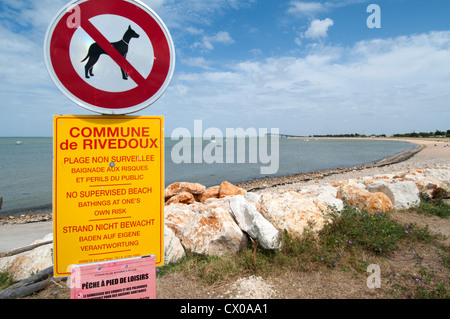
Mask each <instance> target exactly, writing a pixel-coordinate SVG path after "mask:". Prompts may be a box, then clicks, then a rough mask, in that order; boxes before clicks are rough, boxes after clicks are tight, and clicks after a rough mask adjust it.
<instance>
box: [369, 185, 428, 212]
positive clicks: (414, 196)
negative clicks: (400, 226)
mask: <svg viewBox="0 0 450 319" xmlns="http://www.w3.org/2000/svg"><path fill="white" fill-rule="evenodd" d="M367 190H368V191H369V192H372V193H376V192H381V193H383V194H386V195H387V197H389V199H390V200H391V202H392V205H393V208H394V209H409V208H411V207H417V206H418V205H419V203H420V197H419V189H418V188H417V186H416V183H414V182H413V181H398V182H393V183H392V182H382V181H378V182H374V183H371V184H367Z"/></svg>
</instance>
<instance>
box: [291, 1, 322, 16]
mask: <svg viewBox="0 0 450 319" xmlns="http://www.w3.org/2000/svg"><path fill="white" fill-rule="evenodd" d="M325 10H326V7H325V6H324V5H323V4H322V3H320V2H303V1H292V2H291V3H290V8H289V9H288V13H290V14H294V15H306V16H310V15H314V14H316V13H318V12H323V11H325Z"/></svg>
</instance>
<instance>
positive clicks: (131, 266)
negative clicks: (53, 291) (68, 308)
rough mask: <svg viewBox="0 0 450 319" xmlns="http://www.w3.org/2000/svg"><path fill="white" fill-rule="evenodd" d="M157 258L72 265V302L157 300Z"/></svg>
mask: <svg viewBox="0 0 450 319" xmlns="http://www.w3.org/2000/svg"><path fill="white" fill-rule="evenodd" d="M155 264H156V259H155V257H154V256H148V257H147V256H146V257H137V258H127V259H120V260H115V261H109V262H102V263H92V264H81V265H72V268H71V270H72V273H71V277H70V278H71V289H70V297H71V299H155V298H156V283H155V281H156V266H155Z"/></svg>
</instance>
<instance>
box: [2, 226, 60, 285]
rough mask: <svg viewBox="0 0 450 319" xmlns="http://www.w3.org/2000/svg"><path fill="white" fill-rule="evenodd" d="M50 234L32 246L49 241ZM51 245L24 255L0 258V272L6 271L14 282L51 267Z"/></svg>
mask: <svg viewBox="0 0 450 319" xmlns="http://www.w3.org/2000/svg"><path fill="white" fill-rule="evenodd" d="M52 236H53V235H52V234H49V235H47V236H46V237H45V238H44V239H45V240H44V239H41V240H38V241H35V242H34V244H37V243H40V242H44V241H47V240H51V239H52V238H53V237H52ZM52 251H53V243H51V244H47V245H43V246H40V247H37V248H35V249H33V250H30V251H26V252H24V253H21V254H18V255H14V256H9V257H3V258H0V272H2V271H8V272H10V274H11V275H12V278H13V280H14V281H20V280H23V279H26V278H29V277H30V276H31V275H33V274H36V273H38V272H40V271H41V270H44V269H46V268H48V267H52V266H53V254H52Z"/></svg>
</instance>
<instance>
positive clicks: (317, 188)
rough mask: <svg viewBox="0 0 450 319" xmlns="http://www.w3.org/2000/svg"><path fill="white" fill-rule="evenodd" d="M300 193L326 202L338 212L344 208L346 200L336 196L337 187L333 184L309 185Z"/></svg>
mask: <svg viewBox="0 0 450 319" xmlns="http://www.w3.org/2000/svg"><path fill="white" fill-rule="evenodd" d="M358 185H359V184H358ZM300 194H301V195H304V196H306V197H311V198H313V199H317V200H319V201H321V202H324V203H325V204H327V205H328V206H329V207H331V208H334V209H335V210H336V211H338V212H340V211H342V210H343V209H344V202H343V201H342V200H341V199H339V198H336V195H337V188H336V187H333V186H331V185H328V184H327V185H309V186H307V187H305V188H304V189H302V190H301V191H300Z"/></svg>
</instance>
